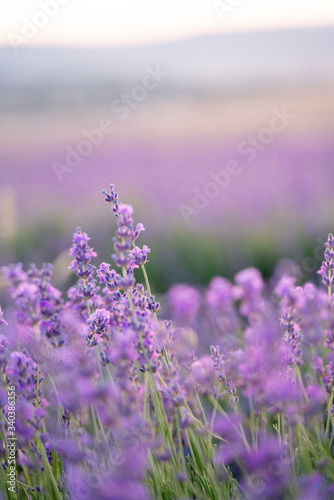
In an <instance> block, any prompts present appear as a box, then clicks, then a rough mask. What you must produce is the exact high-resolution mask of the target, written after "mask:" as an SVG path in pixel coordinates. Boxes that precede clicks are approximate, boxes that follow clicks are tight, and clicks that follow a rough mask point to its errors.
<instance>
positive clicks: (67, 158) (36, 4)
mask: <svg viewBox="0 0 334 500" xmlns="http://www.w3.org/2000/svg"><path fill="white" fill-rule="evenodd" d="M1 10H2V13H1V16H0V110H1V121H0V128H1V134H0V265H1V264H8V263H9V262H17V261H22V262H24V263H25V264H28V263H30V262H35V263H36V265H40V264H41V263H42V262H44V261H51V262H54V263H55V265H56V268H57V271H56V273H57V277H56V280H55V281H56V283H57V284H58V285H59V286H63V285H64V283H65V282H66V280H67V274H66V272H65V271H64V268H65V263H66V262H67V257H66V249H67V248H68V247H69V246H70V245H71V238H72V233H73V231H74V229H75V227H76V226H81V227H83V229H84V230H85V231H86V232H88V234H89V235H90V236H91V237H92V246H94V248H95V249H96V250H97V252H98V259H97V261H96V263H97V264H98V263H99V262H101V261H102V260H106V259H110V253H111V237H112V233H113V231H114V229H115V220H114V219H113V217H112V214H111V212H110V208H109V207H108V206H107V205H106V204H105V203H104V201H103V197H102V195H101V190H102V189H103V188H107V187H108V185H109V183H110V182H112V183H114V184H116V188H117V191H118V193H119V195H120V199H121V201H123V202H125V203H130V204H132V205H133V206H134V208H135V212H136V215H135V217H136V222H139V221H140V222H142V223H143V224H144V226H145V227H146V232H145V233H144V234H143V235H142V236H141V238H140V240H138V244H139V245H140V246H141V245H143V244H147V245H148V246H150V247H151V248H152V253H151V255H150V263H149V265H148V272H149V276H150V279H151V282H152V284H153V288H154V290H155V291H156V292H163V291H165V290H166V289H167V288H168V287H169V286H170V285H171V284H172V283H175V282H188V283H203V284H206V283H208V282H209V280H210V279H211V277H212V276H214V275H216V274H221V275H225V276H227V277H231V276H233V274H234V273H235V272H236V271H238V270H239V269H240V268H242V267H244V266H249V265H256V266H258V267H259V268H260V269H261V271H262V272H263V273H264V275H265V276H269V275H270V274H271V272H272V270H273V267H274V266H275V264H276V263H277V261H278V260H279V259H280V258H282V257H286V258H290V259H294V260H296V261H297V262H298V263H299V265H302V264H303V266H302V271H300V272H299V278H300V280H305V279H309V278H314V277H315V271H316V268H318V267H320V257H321V255H320V254H321V252H319V251H317V249H318V250H319V245H320V246H321V244H320V242H321V241H322V240H323V239H325V238H326V236H327V233H328V232H330V231H334V227H333V225H334V223H333V221H334V218H333V207H334V201H333V199H334V197H333V187H334V140H333V137H334V135H333V132H334V4H333V2H332V0H329V1H326V0H324V1H322V2H321V3H315V2H313V1H306V0H295V1H292V0H280V2H277V1H275V0H226V1H223V0H221V1H218V0H217V1H216V0H202V1H200V0H191V1H188V0H177V1H176V0H169V1H168V2H163V1H160V0H154V1H153V0H142V1H141V2H138V0H122V2H118V1H117V2H116V1H114V0H95V1H94V2H93V1H86V0H80V1H78V0H39V1H33V0H24V1H23V0H12V1H11V2H10V3H6V6H4V5H2V6H1ZM231 162H233V163H231ZM232 165H233V167H232ZM217 179H218V180H217ZM319 256H320V257H319ZM305 259H306V260H305ZM0 286H1V285H0Z"/></svg>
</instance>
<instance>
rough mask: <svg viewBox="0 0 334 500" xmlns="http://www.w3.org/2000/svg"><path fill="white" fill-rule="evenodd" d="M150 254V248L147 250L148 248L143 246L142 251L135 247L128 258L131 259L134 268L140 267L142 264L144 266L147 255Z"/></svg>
mask: <svg viewBox="0 0 334 500" xmlns="http://www.w3.org/2000/svg"><path fill="white" fill-rule="evenodd" d="M150 252H151V250H150V248H148V246H146V245H144V246H143V249H142V250H141V249H140V248H139V247H135V248H134V249H133V250H132V251H131V252H130V257H131V258H132V261H133V263H134V265H135V267H139V266H142V265H143V264H146V262H147V254H148V253H150Z"/></svg>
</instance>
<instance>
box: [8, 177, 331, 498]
mask: <svg viewBox="0 0 334 500" xmlns="http://www.w3.org/2000/svg"><path fill="white" fill-rule="evenodd" d="M103 193H104V195H105V200H106V202H107V203H108V204H110V206H111V209H112V211H113V213H114V215H115V216H116V219H117V229H116V234H115V238H114V241H113V243H114V254H113V255H112V257H113V259H114V261H115V264H116V269H117V270H115V269H112V268H111V266H110V264H108V263H105V262H103V263H102V264H100V266H99V268H97V267H96V265H95V262H96V258H97V255H96V253H95V252H94V250H93V248H92V247H91V246H90V238H89V237H88V235H87V234H86V233H85V232H83V231H82V229H80V228H78V229H77V230H76V232H75V233H74V236H73V244H72V247H71V249H70V255H71V256H72V257H73V262H72V265H71V269H72V270H73V271H74V273H75V274H76V277H77V281H76V283H75V285H74V286H72V287H71V288H70V289H69V290H68V292H67V297H63V295H62V293H61V292H60V291H59V290H57V289H56V288H55V287H54V286H53V285H52V281H51V279H52V266H51V265H50V264H44V265H43V267H42V268H41V269H37V268H36V267H35V266H34V265H31V266H30V268H29V269H28V270H26V271H25V270H24V269H23V266H22V265H21V264H16V265H10V266H5V267H3V269H2V272H3V274H4V276H5V278H6V280H7V281H8V283H9V286H10V293H11V297H12V299H13V300H14V301H15V313H14V314H15V319H13V321H12V322H11V321H10V322H9V323H10V324H9V325H7V323H6V321H5V319H4V316H3V313H2V311H1V309H0V325H2V326H3V333H4V335H1V336H0V366H1V390H0V400H1V407H2V413H1V428H0V433H1V439H0V453H1V462H2V464H1V466H0V484H1V492H2V495H3V497H4V498H6V499H7V498H8V499H12V498H20V499H38V498H45V499H67V498H68V499H78V500H81V499H101V500H102V499H103V500H133V499H139V500H146V499H161V500H167V499H184V500H186V499H187V500H188V499H203V500H204V499H228V498H235V499H241V498H247V499H262V498H264V499H298V500H302V499H305V500H306V499H308V500H310V499H315V500H319V499H328V498H334V454H333V436H334V401H333V398H334V315H333V309H332V302H333V297H332V287H333V283H334V238H333V236H332V235H329V237H328V241H327V243H326V251H325V260H324V263H323V264H322V267H321V270H320V271H319V273H320V274H321V275H322V280H323V283H324V285H325V287H326V288H327V291H328V293H326V292H325V291H324V290H322V289H319V288H317V287H316V286H315V285H314V284H312V283H307V284H306V285H305V286H303V287H301V286H296V284H295V279H294V278H293V277H290V276H287V275H283V276H281V277H280V279H278V280H277V281H276V283H275V286H274V287H272V289H269V287H268V286H266V285H265V283H264V282H263V279H262V276H261V274H260V272H259V271H258V270H257V269H255V268H248V269H245V270H242V271H241V272H239V273H238V274H237V275H236V276H235V280H234V283H231V282H229V281H227V280H226V279H224V278H221V277H216V278H214V279H213V280H212V282H211V283H210V285H209V287H208V289H207V290H206V291H205V293H202V292H200V291H198V290H197V289H194V288H192V287H189V286H187V285H176V286H175V287H173V288H172V289H171V290H170V291H169V293H168V294H167V296H166V298H165V299H164V298H163V301H164V303H165V307H166V311H167V310H168V311H169V315H170V317H169V319H168V320H166V321H162V319H161V318H160V317H159V316H160V314H159V309H160V304H159V302H158V301H157V300H156V298H155V297H154V295H152V293H151V290H150V285H149V281H148V277H147V274H146V270H145V264H146V263H147V259H148V254H149V253H150V249H149V248H148V247H147V246H145V245H144V246H143V247H142V248H140V247H138V246H136V244H135V242H136V240H137V238H138V237H139V236H140V233H141V232H142V231H143V230H144V227H143V226H142V224H137V225H136V226H135V225H134V222H133V209H132V207H131V206H129V205H124V204H121V203H119V200H118V195H117V193H116V192H115V190H114V186H113V185H110V191H109V192H106V191H103ZM139 268H141V270H139ZM139 272H142V273H143V275H144V281H145V286H143V285H141V284H138V283H136V274H137V273H139ZM8 314H9V312H8ZM8 317H9V316H8ZM7 319H8V318H7ZM196 331H197V333H196ZM210 344H212V345H211V347H210Z"/></svg>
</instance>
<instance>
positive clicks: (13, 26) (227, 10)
mask: <svg viewBox="0 0 334 500" xmlns="http://www.w3.org/2000/svg"><path fill="white" fill-rule="evenodd" d="M43 5H44V8H45V10H46V11H48V13H46V12H45V10H43V8H42V6H43ZM52 5H53V9H52V10H50V9H51V6H52ZM48 6H49V7H48ZM219 7H220V8H219ZM48 9H49V10H48ZM298 26H334V0H317V1H315V0H164V1H162V0H0V45H2V46H3V45H11V44H12V41H13V39H16V37H21V39H20V40H21V42H22V44H23V42H24V44H25V45H29V46H41V45H49V46H50V45H53V46H84V47H96V46H106V47H108V46H109V47H110V46H119V45H133V44H143V43H154V42H159V41H169V40H174V39H179V38H186V37H189V36H195V35H200V34H210V33H222V32H231V31H249V30H251V31H253V30H263V29H275V28H288V27H298Z"/></svg>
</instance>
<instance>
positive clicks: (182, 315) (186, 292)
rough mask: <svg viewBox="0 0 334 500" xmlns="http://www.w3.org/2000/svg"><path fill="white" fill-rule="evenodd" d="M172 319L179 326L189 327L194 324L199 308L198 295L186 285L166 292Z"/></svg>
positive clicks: (177, 286)
mask: <svg viewBox="0 0 334 500" xmlns="http://www.w3.org/2000/svg"><path fill="white" fill-rule="evenodd" d="M168 302H169V304H170V307H171V310H172V314H173V319H174V321H175V322H176V323H178V324H179V325H182V326H185V325H190V324H192V323H193V322H194V320H195V318H196V315H197V313H198V310H199V306H200V294H199V292H198V291H197V290H195V288H192V287H190V286H188V285H176V286H174V287H172V288H171V289H170V291H169V292H168Z"/></svg>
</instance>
